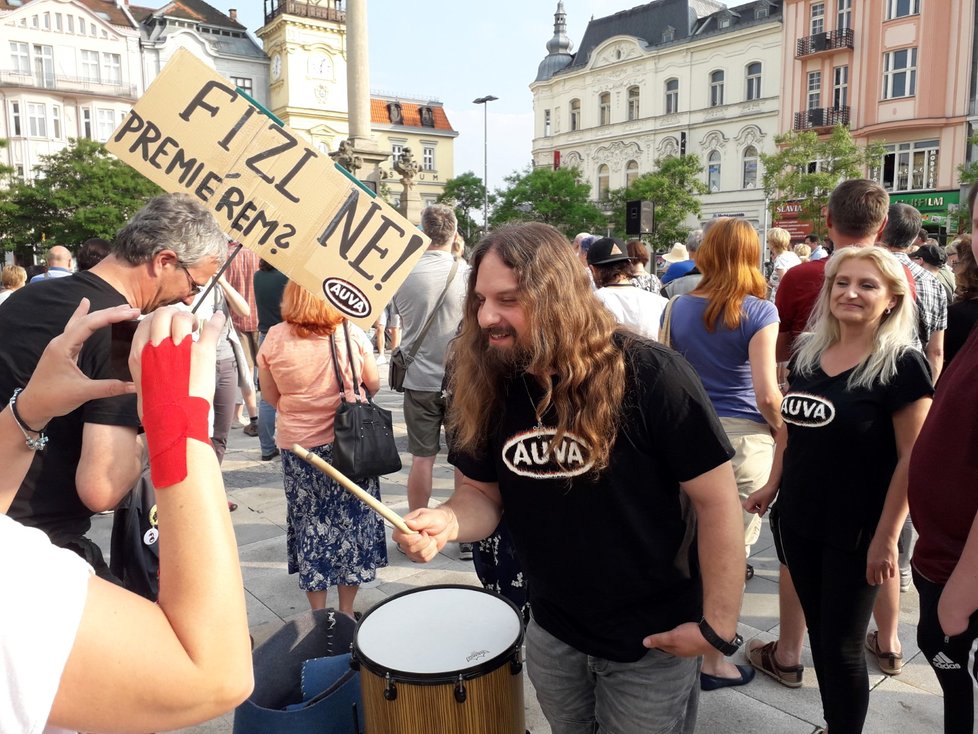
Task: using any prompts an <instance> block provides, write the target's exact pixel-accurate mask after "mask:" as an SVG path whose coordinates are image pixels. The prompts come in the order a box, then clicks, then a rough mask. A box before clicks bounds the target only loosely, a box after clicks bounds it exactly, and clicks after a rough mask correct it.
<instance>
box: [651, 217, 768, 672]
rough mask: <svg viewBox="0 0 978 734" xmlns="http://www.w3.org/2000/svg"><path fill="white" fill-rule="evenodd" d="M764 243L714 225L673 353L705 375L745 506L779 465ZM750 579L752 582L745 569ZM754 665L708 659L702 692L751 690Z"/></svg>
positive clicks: (751, 538)
mask: <svg viewBox="0 0 978 734" xmlns="http://www.w3.org/2000/svg"><path fill="white" fill-rule="evenodd" d="M760 260H761V243H760V240H759V239H758V236H757V232H756V231H755V230H754V227H753V226H752V225H751V224H750V223H749V222H748V221H746V220H744V219H731V218H723V219H717V220H716V221H715V222H713V223H712V224H711V225H710V227H709V229H707V230H706V233H705V234H704V236H703V243H702V244H701V245H700V248H699V250H698V251H697V253H696V267H697V268H698V269H699V270H700V271H701V272H702V273H703V279H702V280H701V281H700V283H699V285H697V287H696V289H695V290H693V291H692V292H690V293H689V294H688V295H684V296H678V297H676V298H675V299H673V302H672V307H671V309H670V310H671V313H667V318H669V319H670V332H671V333H670V341H671V346H672V347H673V348H674V349H675V350H676V351H678V352H679V353H680V354H682V355H683V356H684V357H686V359H687V360H689V363H690V364H692V365H693V368H694V369H695V370H696V372H697V373H698V374H699V376H700V379H701V380H702V381H703V386H704V387H705V388H706V392H707V394H708V395H709V396H710V400H712V401H713V407H714V408H715V409H716V412H717V415H718V416H719V417H720V423H721V424H722V425H723V429H724V431H725V432H726V434H727V438H728V439H729V440H730V443H731V445H732V446H733V448H734V451H735V452H736V453H735V455H734V458H733V468H734V476H735V477H736V479H737V491H738V492H739V493H740V496H741V499H744V498H746V497H747V496H748V495H749V494H750V493H751V492H753V491H755V490H757V489H759V488H760V487H761V486H763V485H764V483H765V481H767V478H768V475H769V473H770V471H771V462H772V461H773V460H774V435H773V432H774V431H776V430H777V429H778V428H779V427H780V426H781V425H782V421H781V416H780V414H779V410H780V408H781V391H780V390H779V389H778V380H777V365H776V361H775V357H774V345H775V342H776V340H777V337H778V312H777V309H776V308H775V307H774V304H772V303H771V302H770V301H768V300H766V299H765V296H766V295H767V284H766V283H765V282H764V276H763V275H761V271H760V270H759V269H758V263H759V262H760ZM760 529H761V523H760V518H759V517H757V516H756V515H753V514H751V513H746V512H745V513H744V546H745V549H746V552H747V554H748V555H749V554H750V548H751V546H752V545H753V544H754V543H755V542H756V541H757V537H758V535H759V534H760ZM747 575H748V578H750V576H752V575H753V569H752V568H751V566H748V567H747ZM753 677H754V671H753V670H752V669H751V668H750V667H749V666H746V665H745V666H734V665H733V663H731V662H729V661H728V660H726V659H725V658H724V657H723V656H722V655H721V654H720V653H719V652H717V653H715V654H709V655H706V656H704V660H703V670H702V673H701V675H700V685H701V688H703V690H713V689H715V688H722V687H725V686H738V685H743V684H745V683H748V682H749V681H750V680H751V679H752V678H753Z"/></svg>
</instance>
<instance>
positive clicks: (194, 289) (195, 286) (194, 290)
mask: <svg viewBox="0 0 978 734" xmlns="http://www.w3.org/2000/svg"><path fill="white" fill-rule="evenodd" d="M178 267H179V268H180V269H181V270H182V271H183V274H184V275H186V276H187V285H188V286H190V295H191V296H196V295H197V294H198V293H200V292H201V291H202V290H203V288H204V286H202V285H201V284H200V283H198V282H197V281H196V280H194V276H192V275H191V274H190V271H189V270H187V267H186V266H185V265H183V264H178Z"/></svg>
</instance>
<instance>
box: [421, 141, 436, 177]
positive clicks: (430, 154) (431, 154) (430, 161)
mask: <svg viewBox="0 0 978 734" xmlns="http://www.w3.org/2000/svg"><path fill="white" fill-rule="evenodd" d="M421 167H422V168H423V169H424V170H426V171H434V170H435V146H433V145H425V146H423V147H422V148H421Z"/></svg>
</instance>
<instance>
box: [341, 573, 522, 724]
mask: <svg viewBox="0 0 978 734" xmlns="http://www.w3.org/2000/svg"><path fill="white" fill-rule="evenodd" d="M522 644H523V620H522V617H520V614H519V612H518V611H517V610H516V607H515V606H514V605H513V604H512V603H511V602H510V601H508V600H507V599H504V598H503V597H501V596H497V595H496V594H492V593H490V592H488V591H483V590H482V589H477V588H475V587H471V586H430V587H426V588H422V589H412V590H411V591H405V592H403V593H401V594H397V595H396V596H393V597H391V598H390V599H388V600H387V601H385V602H383V603H382V604H378V605H377V606H376V607H374V608H373V609H371V610H370V611H369V612H367V614H365V615H364V617H363V619H362V620H360V623H359V625H358V626H357V631H356V635H355V637H354V642H353V665H354V667H357V668H359V669H360V687H361V691H362V698H363V708H364V712H363V713H364V719H365V721H366V725H367V732H366V734H433V733H435V732H437V734H524V732H525V731H526V728H525V725H524V710H523V664H522V658H521V647H522Z"/></svg>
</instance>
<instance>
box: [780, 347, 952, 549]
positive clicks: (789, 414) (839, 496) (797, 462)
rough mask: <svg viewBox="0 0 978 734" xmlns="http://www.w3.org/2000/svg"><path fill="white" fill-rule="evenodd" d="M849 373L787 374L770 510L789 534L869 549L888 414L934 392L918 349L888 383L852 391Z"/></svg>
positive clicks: (884, 471) (887, 471)
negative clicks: (780, 454) (784, 431)
mask: <svg viewBox="0 0 978 734" xmlns="http://www.w3.org/2000/svg"><path fill="white" fill-rule="evenodd" d="M851 374H852V370H846V371H845V372H842V373H841V374H838V375H835V376H834V377H829V376H828V375H826V374H825V373H824V372H823V371H822V369H821V368H817V369H816V370H815V371H814V372H813V373H812V374H811V375H810V376H807V377H806V376H803V375H800V374H798V373H797V372H796V371H795V370H794V369H792V370H791V372H790V374H789V384H790V385H791V389H790V390H789V391H788V393H787V394H786V395H785V396H784V401H783V402H782V403H781V417H782V418H784V421H785V423H786V424H787V426H788V444H787V448H786V450H785V454H784V473H783V475H782V478H781V491H780V493H779V495H778V501H777V505H776V507H777V513H778V517H779V519H780V521H781V522H782V523H785V524H787V525H790V527H791V529H792V531H793V532H796V533H798V534H800V535H803V536H807V537H811V538H812V539H814V540H821V541H824V542H825V543H827V544H829V545H831V546H833V547H836V548H840V549H843V550H855V549H857V548H860V547H863V548H865V547H868V545H869V542H870V541H871V540H872V538H873V533H874V532H875V531H876V525H877V523H878V522H879V519H880V515H881V514H882V512H883V502H884V501H885V499H886V491H887V489H888V488H889V485H890V479H891V477H892V476H893V470H894V468H896V464H897V450H896V437H895V434H894V430H893V414H894V413H896V412H898V411H899V410H900V409H901V408H903V407H905V406H907V405H909V404H910V403H912V402H914V401H915V400H918V399H919V398H922V397H927V396H929V395H931V394H932V393H933V392H934V389H933V387H932V386H931V379H930V369H929V367H928V366H927V362H926V361H925V359H924V356H923V354H921V353H920V352H919V351H917V350H916V349H913V350H908V351H907V352H905V353H904V354H903V356H902V357H900V359H899V360H898V362H897V374H896V375H895V376H894V377H893V379H892V380H890V382H889V383H888V384H886V385H879V384H876V385H874V386H873V387H872V388H868V389H867V388H860V389H857V390H850V389H849V388H848V386H847V384H846V382H847V380H848V379H849V376H850V375H851Z"/></svg>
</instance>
